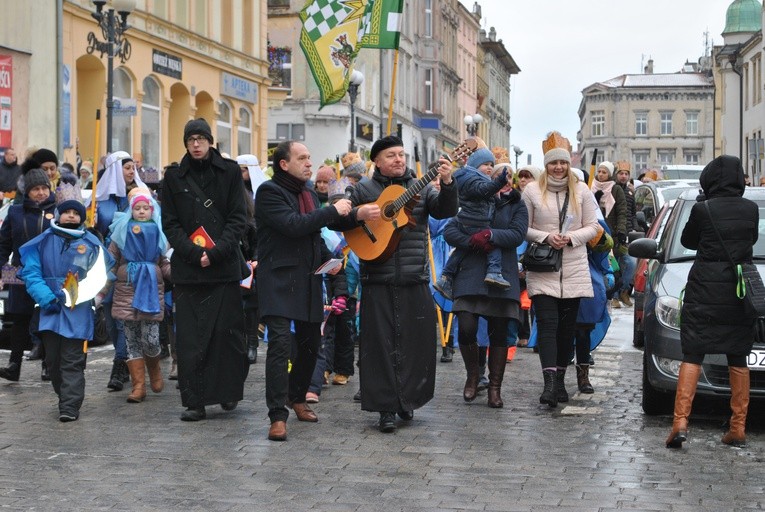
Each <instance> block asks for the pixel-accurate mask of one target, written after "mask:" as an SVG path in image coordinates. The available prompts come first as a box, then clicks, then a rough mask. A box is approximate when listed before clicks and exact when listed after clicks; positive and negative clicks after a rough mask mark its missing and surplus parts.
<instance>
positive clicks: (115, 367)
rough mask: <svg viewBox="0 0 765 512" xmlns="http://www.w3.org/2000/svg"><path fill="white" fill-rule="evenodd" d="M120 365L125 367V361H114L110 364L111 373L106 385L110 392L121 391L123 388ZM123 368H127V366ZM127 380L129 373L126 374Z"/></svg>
mask: <svg viewBox="0 0 765 512" xmlns="http://www.w3.org/2000/svg"><path fill="white" fill-rule="evenodd" d="M122 365H125V361H123V360H122V359H115V360H114V362H113V363H112V373H111V374H110V375H109V383H108V384H107V385H106V387H107V388H109V389H111V390H112V391H122V388H123V387H124V380H123V375H122ZM125 366H126V367H127V365H125ZM128 379H130V372H128Z"/></svg>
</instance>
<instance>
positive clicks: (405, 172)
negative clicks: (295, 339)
mask: <svg viewBox="0 0 765 512" xmlns="http://www.w3.org/2000/svg"><path fill="white" fill-rule="evenodd" d="M370 157H371V159H372V160H373V161H374V163H375V172H374V175H373V176H372V179H370V180H364V181H361V182H360V183H359V184H358V185H356V187H354V189H353V194H352V196H351V201H352V203H353V204H354V205H362V206H359V207H358V208H355V209H354V211H353V212H352V214H351V215H349V216H348V218H347V219H342V221H341V223H340V224H339V225H337V226H336V227H337V228H338V229H342V230H348V229H352V228H354V227H357V226H359V223H358V221H377V220H379V219H380V207H379V206H378V205H377V204H375V203H373V201H376V200H377V199H378V197H380V195H381V194H382V193H383V191H384V190H385V188H387V187H389V186H391V185H399V186H401V187H404V188H406V189H408V188H410V187H412V186H413V185H414V184H415V183H417V182H418V180H417V178H416V177H415V175H414V173H413V172H412V171H411V170H410V169H407V167H406V154H405V152H404V143H403V142H402V141H401V139H399V138H398V137H395V136H388V137H383V138H382V139H380V140H378V141H377V142H375V143H374V145H372V151H371V153H370ZM438 177H439V179H440V181H441V191H440V192H439V191H437V190H436V189H435V188H434V187H433V186H432V185H427V186H426V187H425V188H424V189H423V190H422V191H421V192H420V194H419V195H417V196H415V198H416V205H415V206H414V208H413V210H412V212H411V217H412V218H413V220H414V221H415V224H414V225H409V226H406V227H402V229H401V238H400V240H399V243H398V245H397V246H396V249H395V250H394V251H393V253H392V255H391V256H390V258H388V259H387V260H385V261H377V262H370V261H362V263H361V271H360V275H361V285H362V289H363V299H362V300H361V316H360V322H361V326H360V327H361V328H360V331H359V350H360V353H359V377H360V380H361V408H362V409H363V410H365V411H375V412H379V413H380V423H379V425H378V428H379V429H380V431H381V432H393V431H395V430H396V423H395V415H396V414H398V415H399V416H400V417H401V418H402V419H404V420H410V419H412V417H413V414H414V412H413V411H414V409H417V408H419V407H422V406H423V405H425V404H426V403H427V402H429V401H430V399H431V398H433V392H434V390H435V381H436V350H435V348H436V347H435V340H436V311H435V306H434V305H433V297H432V296H431V294H430V288H429V286H428V283H429V282H430V274H429V270H428V259H427V258H428V252H427V227H428V215H430V216H432V217H434V218H436V219H444V218H447V217H452V216H454V215H456V214H457V209H458V206H459V198H458V195H457V186H456V185H455V184H454V182H453V181H452V165H451V162H449V161H448V160H447V159H444V158H442V159H441V160H440V161H439V166H438ZM426 179H427V178H426Z"/></svg>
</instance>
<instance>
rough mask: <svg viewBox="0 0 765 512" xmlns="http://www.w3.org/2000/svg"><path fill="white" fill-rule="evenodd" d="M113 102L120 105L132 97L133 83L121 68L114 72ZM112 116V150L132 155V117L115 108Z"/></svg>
mask: <svg viewBox="0 0 765 512" xmlns="http://www.w3.org/2000/svg"><path fill="white" fill-rule="evenodd" d="M113 97H114V100H115V101H118V102H120V103H122V101H123V100H129V99H131V98H132V97H133V81H132V80H131V79H130V75H128V73H127V71H125V70H124V69H123V68H117V69H115V70H114V94H113ZM112 112H113V114H112V150H113V151H127V152H128V153H131V154H132V153H133V140H132V129H131V128H132V126H133V116H131V115H129V114H126V113H125V109H120V108H115V109H114V110H113V111H112Z"/></svg>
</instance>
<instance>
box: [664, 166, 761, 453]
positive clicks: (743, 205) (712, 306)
mask: <svg viewBox="0 0 765 512" xmlns="http://www.w3.org/2000/svg"><path fill="white" fill-rule="evenodd" d="M699 181H700V184H701V188H702V190H703V192H704V197H703V198H701V199H702V200H700V201H699V202H698V203H696V204H695V205H693V208H692V209H691V215H690V218H689V219H688V223H687V224H686V225H685V228H684V229H683V234H682V238H681V242H682V244H683V246H685V247H687V248H688V249H694V250H696V251H697V252H696V260H695V262H694V263H693V266H692V267H691V270H690V273H689V274H688V284H687V285H686V288H685V297H684V300H683V306H682V313H681V318H682V321H681V323H680V340H681V343H682V349H683V362H682V364H681V365H680V375H679V376H678V381H677V394H676V395H675V414H674V421H673V422H672V432H671V433H670V434H669V437H667V441H666V444H667V448H680V447H682V444H683V442H685V441H686V439H687V431H688V416H689V415H690V413H691V404H692V402H693V397H694V395H695V394H696V384H697V383H698V380H699V375H700V374H701V363H702V362H703V360H704V356H705V355H706V354H726V355H727V357H728V370H729V373H730V386H731V394H732V396H731V402H730V406H731V410H732V412H733V415H732V416H731V420H730V429H729V431H728V432H727V433H726V434H725V436H723V438H722V442H723V443H725V444H731V445H736V446H740V445H743V444H744V442H745V440H746V436H745V434H744V424H745V423H746V414H747V409H748V407H749V368H748V367H747V364H746V359H747V356H748V355H749V352H750V351H751V350H752V344H753V343H754V337H755V329H754V326H755V319H754V318H748V317H747V315H746V314H745V313H744V306H743V302H742V301H741V300H740V299H738V297H737V296H736V279H737V277H736V270H735V267H734V266H733V265H732V264H731V262H730V258H732V259H733V262H734V263H735V264H740V263H751V262H752V246H753V245H754V244H755V243H756V242H757V236H758V223H759V211H758V208H757V205H756V204H755V203H753V202H752V201H749V200H748V199H744V198H743V197H742V196H743V194H744V188H745V185H744V169H743V168H742V167H741V161H740V160H739V159H738V158H736V157H733V156H727V155H723V156H719V157H717V158H715V159H714V160H712V161H711V162H710V163H709V164H707V166H706V167H705V168H704V171H703V172H702V173H701V177H700V180H699ZM703 199H706V201H704V200H703ZM707 207H708V208H709V209H708V210H707ZM710 213H711V216H710ZM713 223H714V224H713ZM715 227H716V228H717V232H719V236H718V234H717V233H716V232H715ZM720 238H722V243H721V242H720ZM723 244H725V245H724V246H723ZM726 249H727V250H726ZM728 254H730V258H729V256H728Z"/></svg>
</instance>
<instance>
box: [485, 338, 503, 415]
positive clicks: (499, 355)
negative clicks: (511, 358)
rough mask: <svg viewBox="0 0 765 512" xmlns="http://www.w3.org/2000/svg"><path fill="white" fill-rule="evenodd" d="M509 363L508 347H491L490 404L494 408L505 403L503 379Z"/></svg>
mask: <svg viewBox="0 0 765 512" xmlns="http://www.w3.org/2000/svg"><path fill="white" fill-rule="evenodd" d="M506 365H507V347H506V346H505V347H495V346H492V347H489V398H488V402H487V403H488V405H489V407H492V408H494V409H499V408H500V407H502V406H503V405H505V404H504V403H503V402H502V396H501V395H500V391H501V390H502V380H503V379H504V377H505V366H506Z"/></svg>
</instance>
